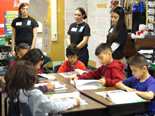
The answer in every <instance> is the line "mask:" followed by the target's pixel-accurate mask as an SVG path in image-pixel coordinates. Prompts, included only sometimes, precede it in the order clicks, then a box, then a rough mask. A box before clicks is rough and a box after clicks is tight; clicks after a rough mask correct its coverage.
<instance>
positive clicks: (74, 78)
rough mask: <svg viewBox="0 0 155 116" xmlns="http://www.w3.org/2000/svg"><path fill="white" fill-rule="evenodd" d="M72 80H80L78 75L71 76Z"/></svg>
mask: <svg viewBox="0 0 155 116" xmlns="http://www.w3.org/2000/svg"><path fill="white" fill-rule="evenodd" d="M70 80H78V77H77V76H75V77H70Z"/></svg>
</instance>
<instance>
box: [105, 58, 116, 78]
mask: <svg viewBox="0 0 155 116" xmlns="http://www.w3.org/2000/svg"><path fill="white" fill-rule="evenodd" d="M113 61H114V60H112V62H113ZM112 62H110V63H112ZM110 63H109V64H110ZM109 64H107V65H109ZM107 65H106V66H105V67H104V69H103V76H104V74H105V71H106V68H107Z"/></svg>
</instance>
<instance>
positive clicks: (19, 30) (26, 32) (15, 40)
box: [11, 3, 38, 56]
mask: <svg viewBox="0 0 155 116" xmlns="http://www.w3.org/2000/svg"><path fill="white" fill-rule="evenodd" d="M27 9H28V4H27V3H22V4H21V5H20V6H19V17H18V18H15V19H14V20H13V22H12V24H11V26H12V56H15V55H16V54H15V46H17V45H18V44H20V43H27V44H28V45H29V46H30V47H31V49H33V48H34V47H35V44H36V39H37V27H38V23H37V22H36V21H35V20H34V19H32V18H31V17H29V16H28V15H27Z"/></svg>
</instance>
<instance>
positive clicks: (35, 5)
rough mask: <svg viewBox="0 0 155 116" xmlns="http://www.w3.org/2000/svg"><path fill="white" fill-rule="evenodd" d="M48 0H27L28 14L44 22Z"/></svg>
mask: <svg viewBox="0 0 155 116" xmlns="http://www.w3.org/2000/svg"><path fill="white" fill-rule="evenodd" d="M48 6H49V2H48V1H47V0H29V7H28V11H27V13H28V15H29V16H31V17H32V18H34V19H36V20H38V21H40V22H42V23H43V22H44V20H45V18H46V15H47V11H48Z"/></svg>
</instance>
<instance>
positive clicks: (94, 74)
mask: <svg viewBox="0 0 155 116" xmlns="http://www.w3.org/2000/svg"><path fill="white" fill-rule="evenodd" d="M102 75H103V66H101V67H99V68H98V69H96V70H94V71H89V72H88V73H84V74H82V75H77V77H78V79H100V78H102Z"/></svg>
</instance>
